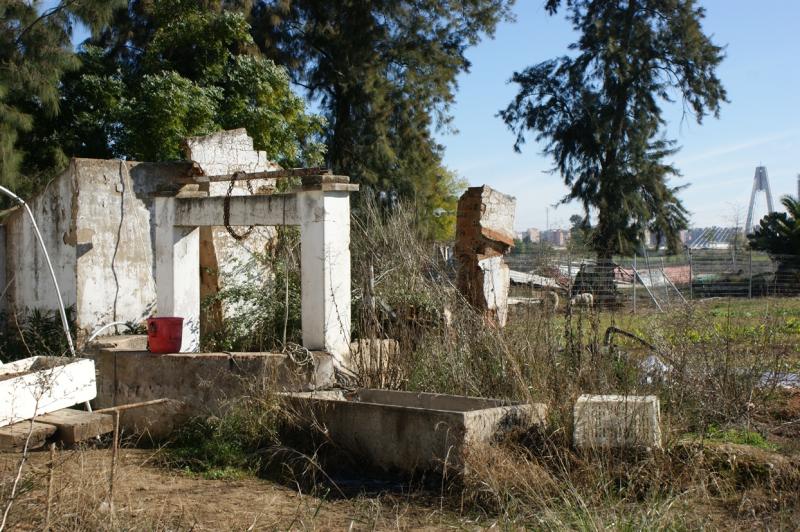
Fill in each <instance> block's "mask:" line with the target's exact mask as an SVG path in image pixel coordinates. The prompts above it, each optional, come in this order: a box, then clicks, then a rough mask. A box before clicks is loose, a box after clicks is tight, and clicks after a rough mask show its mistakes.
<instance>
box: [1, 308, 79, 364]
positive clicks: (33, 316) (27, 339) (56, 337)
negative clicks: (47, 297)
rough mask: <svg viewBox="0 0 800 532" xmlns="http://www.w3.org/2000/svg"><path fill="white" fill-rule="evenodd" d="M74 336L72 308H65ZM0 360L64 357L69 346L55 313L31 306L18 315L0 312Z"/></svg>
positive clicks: (73, 309) (59, 319)
mask: <svg viewBox="0 0 800 532" xmlns="http://www.w3.org/2000/svg"><path fill="white" fill-rule="evenodd" d="M67 321H68V323H69V324H70V332H71V334H72V337H73V338H75V332H76V331H75V308H74V307H70V308H68V309H67ZM0 325H2V326H0V363H6V362H12V361H14V360H19V359H22V358H28V357H33V356H64V355H68V354H69V346H68V345H67V339H66V337H65V336H64V326H63V325H62V324H61V316H60V315H59V313H58V312H54V311H46V310H40V309H34V310H32V311H30V312H28V313H26V314H21V315H17V316H14V315H0Z"/></svg>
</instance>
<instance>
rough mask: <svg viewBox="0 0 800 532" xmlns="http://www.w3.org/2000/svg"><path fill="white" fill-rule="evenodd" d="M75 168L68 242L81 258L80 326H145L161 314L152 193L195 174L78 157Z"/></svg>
mask: <svg viewBox="0 0 800 532" xmlns="http://www.w3.org/2000/svg"><path fill="white" fill-rule="evenodd" d="M74 167H75V183H76V194H75V197H76V202H75V207H74V208H75V213H76V215H75V218H76V226H75V231H74V232H73V233H72V234H70V235H69V236H65V239H68V240H69V241H70V243H71V245H73V246H74V249H75V254H76V256H77V270H76V276H77V308H76V311H77V312H76V314H77V315H76V318H77V322H78V326H79V328H80V329H82V330H83V331H84V332H86V333H90V332H91V331H93V330H94V329H96V328H98V327H100V326H102V325H104V324H107V323H110V322H113V321H123V322H133V323H140V322H141V321H142V320H144V319H145V318H147V317H148V316H150V315H152V314H153V313H155V311H156V308H155V306H156V303H155V302H156V288H155V279H154V274H153V272H154V256H153V241H154V240H153V233H152V228H151V224H152V219H153V214H152V213H153V199H152V195H153V194H154V193H155V192H156V191H158V190H161V189H164V188H168V187H171V186H174V182H175V180H176V178H179V177H187V176H189V175H191V172H192V168H191V165H190V164H187V163H139V162H133V161H114V160H97V159H76V160H75V162H74ZM110 332H113V329H112V330H111V331H110Z"/></svg>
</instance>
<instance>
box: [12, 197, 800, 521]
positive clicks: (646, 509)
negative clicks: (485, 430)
mask: <svg viewBox="0 0 800 532" xmlns="http://www.w3.org/2000/svg"><path fill="white" fill-rule="evenodd" d="M414 228H415V225H414V219H413V214H412V213H409V212H404V211H402V210H401V211H400V212H395V213H393V214H386V213H381V212H379V211H378V210H377V209H375V208H374V207H373V206H370V205H365V206H362V208H361V209H360V214H359V217H358V218H357V219H356V220H355V222H354V234H353V275H354V279H353V289H354V301H355V304H354V324H355V336H356V337H358V338H367V339H393V340H396V341H397V342H398V343H399V345H400V349H399V350H387V351H386V352H382V353H381V354H380V356H372V357H369V356H365V355H364V353H361V354H358V353H355V354H354V357H353V358H354V364H353V367H352V368H351V369H352V370H353V371H354V377H353V380H354V381H355V383H356V384H358V385H361V386H370V387H385V388H392V389H406V390H419V391H433V392H441V393H454V394H465V395H476V396H485V397H497V398H505V399H511V400H519V401H536V402H544V403H546V404H547V405H548V406H549V407H550V416H549V419H548V424H547V427H545V428H544V429H541V430H537V431H532V432H528V433H523V434H516V435H513V436H512V437H510V438H509V439H508V441H505V442H500V443H498V444H496V445H492V446H487V447H481V448H473V449H471V450H470V451H469V454H468V456H467V466H466V468H465V470H464V471H463V474H462V475H460V476H459V477H458V478H457V479H454V480H452V479H451V480H450V481H448V482H446V483H440V484H439V485H438V486H437V487H436V489H434V490H432V491H429V490H425V489H422V490H417V491H400V492H397V491H393V490H388V491H387V490H385V489H382V488H373V489H372V491H366V492H361V493H355V494H354V493H353V491H352V490H346V489H341V490H337V488H336V487H335V481H332V480H331V478H330V477H329V476H328V475H327V473H326V466H325V460H324V459H325V457H324V456H323V455H322V454H318V453H317V450H318V449H315V448H314V447H313V446H312V447H311V448H310V449H304V450H305V454H299V453H297V452H294V451H290V449H296V448H295V447H293V446H291V445H288V443H289V442H287V441H285V440H281V439H280V438H279V437H278V436H277V433H276V431H275V430H274V429H275V428H276V426H275V423H278V424H279V419H280V416H278V415H277V414H276V413H275V412H274V411H272V410H270V409H272V408H273V407H274V402H273V401H271V400H270V401H267V402H266V403H265V402H263V401H261V400H260V399H258V398H256V400H255V401H251V402H250V403H244V404H245V406H246V407H245V408H243V409H242V408H239V409H238V410H236V411H235V412H234V414H232V415H231V416H223V417H222V418H220V419H217V420H215V421H214V422H213V423H215V424H213V426H212V425H208V426H206V425H203V426H202V427H200V428H201V430H199V431H196V432H195V433H194V435H193V436H191V439H192V441H195V440H196V443H197V445H196V446H194V448H192V446H189V449H188V452H189V455H184V456H183V458H184V459H189V460H190V459H192V458H196V457H197V456H200V455H202V456H203V457H204V458H203V459H202V461H201V462H200V463H201V464H204V465H208V464H211V465H212V466H213V467H211V468H210V470H211V471H212V474H211V475H207V474H205V473H206V472H207V471H202V468H201V471H200V473H201V474H198V473H197V472H192V473H186V472H180V473H177V472H175V471H174V469H173V470H169V469H164V468H161V469H156V468H153V467H152V466H151V465H147V464H150V463H153V460H149V459H148V460H145V459H143V458H142V457H141V456H140V457H139V458H138V459H139V460H140V462H141V463H139V464H134V463H131V462H130V459H129V458H126V459H123V461H122V464H123V465H122V467H121V470H120V474H119V475H118V476H117V480H115V483H117V486H118V488H115V493H117V494H119V498H118V499H117V500H116V501H115V502H116V504H115V507H114V510H115V511H114V513H113V515H112V513H111V512H110V511H109V509H108V508H107V507H104V506H103V503H104V502H105V501H106V499H107V495H108V471H107V467H108V465H109V464H110V454H109V453H108V451H92V452H91V453H94V454H91V453H90V454H89V455H86V454H85V453H72V454H68V456H69V457H70V458H69V460H68V462H69V463H68V464H67V463H66V462H64V465H63V466H59V470H58V472H57V474H56V475H55V476H56V479H57V480H56V482H57V485H58V488H57V490H56V494H57V495H56V497H55V499H54V501H55V502H54V504H53V507H52V510H53V511H52V516H53V517H52V522H53V523H54V524H55V527H56V528H57V529H63V530H76V529H80V530H90V529H109V530H111V529H113V530H134V529H135V530H160V529H169V530H180V529H190V528H194V529H203V528H204V527H205V528H206V529H217V528H220V526H223V527H224V525H223V523H227V521H224V520H225V519H228V520H229V521H230V522H232V523H233V522H235V525H232V526H228V527H227V528H230V529H243V530H244V529H251V528H250V527H251V525H252V523H256V524H255V526H253V528H252V529H290V528H303V529H305V528H319V529H324V528H348V527H351V526H352V527H353V528H357V529H367V528H369V529H389V528H448V527H454V528H474V527H476V526H484V527H488V526H493V525H496V526H498V527H503V528H518V527H531V528H536V529H580V530H601V529H602V530H606V529H615V530H641V529H648V530H649V529H698V528H708V529H734V530H735V529H751V528H765V527H766V528H770V529H796V528H797V527H798V525H800V510H799V509H800V504H799V503H800V500H798V498H799V497H800V496H799V495H798V494H799V493H800V489H798V488H800V446H799V445H798V444H797V443H796V442H797V441H798V437H800V393H793V392H787V391H785V390H782V389H781V388H780V387H779V386H777V384H778V380H779V379H777V378H773V379H769V378H768V379H764V375H765V374H768V375H773V376H775V377H777V376H778V375H779V374H781V373H785V372H789V371H796V370H797V369H798V356H797V355H798V352H800V349H798V347H799V346H800V326H798V324H800V305H798V304H797V303H796V302H795V301H793V300H773V299H771V300H758V301H753V302H743V301H726V300H722V301H715V302H713V303H710V304H709V303H703V302H696V303H694V304H691V305H686V306H683V307H678V308H675V309H674V310H672V311H670V312H669V313H665V314H656V313H645V314H637V315H635V316H634V315H632V314H630V313H628V312H627V311H616V312H605V311H601V312H594V311H592V312H590V311H577V310H575V311H573V312H564V311H563V310H559V311H555V312H554V311H552V310H548V309H546V308H539V307H531V308H530V309H528V310H527V311H526V312H524V313H521V314H519V315H517V317H516V318H515V319H513V320H512V321H511V322H510V323H509V325H508V326H507V327H506V328H505V329H503V330H500V329H497V328H494V327H492V326H489V325H487V324H486V323H485V322H484V319H483V317H482V316H481V315H480V314H478V313H477V312H475V311H474V310H473V309H472V308H470V307H469V305H467V304H466V302H465V301H464V300H463V298H462V297H461V296H460V294H459V293H458V291H457V290H456V289H455V287H454V286H453V283H452V281H451V280H452V279H453V273H454V272H452V271H450V270H449V269H448V266H447V264H445V263H444V262H442V261H441V260H439V258H438V257H437V255H436V253H435V252H434V251H433V250H432V248H431V247H430V246H428V245H426V244H424V243H423V242H422V240H421V239H420V238H418V235H417V234H416V231H415V229H414ZM611 326H614V327H618V328H620V329H623V330H625V331H628V332H630V333H632V334H634V335H636V336H638V337H640V338H641V339H642V340H644V341H645V342H646V343H647V344H650V345H651V346H652V347H645V344H643V343H641V342H638V341H635V340H631V339H630V338H627V337H624V336H619V335H618V336H614V337H613V338H611V340H610V341H607V340H606V338H607V337H606V332H607V330H608V328H609V327H611ZM653 354H654V355H657V356H658V357H659V358H660V359H661V360H662V361H663V362H664V363H665V364H667V365H668V366H669V367H670V369H669V371H667V372H666V373H663V374H648V373H647V371H645V370H643V368H642V366H641V363H642V361H643V360H644V359H645V358H646V357H647V356H649V355H653ZM581 393H624V394H655V395H657V396H658V397H659V398H660V400H661V407H662V421H663V433H664V440H665V441H664V449H663V451H659V452H655V453H634V452H613V453H612V452H608V453H594V454H582V453H579V452H577V451H575V450H574V449H573V446H572V442H571V432H572V430H571V427H572V406H573V404H574V401H575V399H576V398H577V397H578V395H580V394H581ZM248 404H249V405H250V406H249V407H247V405H248ZM267 404H268V405H269V407H268V408H267V407H265V406H264V405H267ZM258 405H261V406H258ZM204 434H206V436H205V437H204ZM208 434H211V435H212V436H208ZM184 443H185V442H184ZM231 445H233V447H231ZM237 446H238V447H237ZM183 448H184V449H186V447H185V446H184V447H183ZM198 449H199V450H200V451H202V452H200V451H198ZM231 449H233V451H235V452H233V453H232V454H231V455H230V456H229V457H227V458H226V456H225V453H226V452H229V451H230V450H231ZM281 451H283V452H281ZM97 453H106V454H101V455H98V454H97ZM192 453H194V454H192ZM203 453H205V454H203ZM123 454H125V453H123ZM61 456H62V457H64V456H67V454H63V455H61ZM82 456H84V458H82ZM85 456H95V459H93V461H92V460H89V459H87V458H85ZM97 456H102V457H103V458H102V459H99V460H98V459H97V458H96V457H97ZM128 456H130V455H128ZM171 456H172V458H174V457H175V455H174V454H173V455H171ZM217 458H218V459H219V460H218V462H214V460H215V459H217ZM231 461H232V462H231ZM144 462H147V464H145V463H144ZM229 462H230V463H229ZM157 463H159V464H170V465H171V467H173V468H174V467H175V466H176V465H179V466H180V467H182V468H186V463H191V462H186V461H185V460H184V462H182V463H180V464H177V463H176V462H174V461H172V462H170V460H164V459H159V460H158V461H157ZM231 463H232V464H233V465H232V466H231ZM275 465H277V466H278V469H279V470H282V471H283V472H284V473H285V474H284V475H282V477H281V478H282V481H283V482H284V485H278V484H275V483H272V482H269V481H265V480H260V479H257V478H255V477H254V475H256V474H263V473H264V472H266V471H268V470H270V467H269V466H272V467H273V469H274V466H275ZM284 465H285V466H286V467H283V466H284ZM229 466H230V467H229ZM226 468H227V469H226ZM8 470H9V471H10V469H8ZM67 470H69V471H71V472H72V473H67V472H66V471H67ZM45 471H46V467H45V468H43V465H42V459H41V457H36V459H34V460H33V461H32V465H31V468H30V469H28V470H27V471H26V474H25V477H24V479H25V481H24V483H23V484H24V490H23V494H22V496H21V498H20V499H19V501H18V502H17V503H15V507H14V508H13V510H12V518H13V519H14V521H13V524H14V526H16V527H28V528H32V529H33V528H35V529H41V528H42V525H43V519H44V515H45V512H44V508H45V506H46V504H43V497H44V494H45V493H46V489H45V488H46V485H45V484H46V482H45V481H46V474H45ZM215 471H216V472H221V474H216V473H214V472H215ZM7 476H8V475H4V479H5V478H6V477H7ZM214 478H217V479H221V480H211V479H214ZM153 483H157V484H158V486H157V488H158V489H156V488H154V487H153V486H155V484H153ZM285 485H288V486H291V489H287V488H286V487H283V486H285ZM170 486H173V488H170ZM175 486H178V487H175ZM406 486H407V485H406ZM7 490H8V483H7V482H6V481H5V480H3V481H2V482H0V502H2V498H3V497H5V496H7ZM308 492H310V493H312V495H311V496H308V495H300V493H308ZM276 493H279V495H276ZM232 494H233V495H232ZM232 496H233V497H240V498H241V499H248V500H250V499H252V500H258V501H261V502H263V504H264V511H263V512H262V510H261V509H260V508H255V507H254V506H255V503H247V504H245V505H243V504H242V502H241V499H239V500H237V501H236V502H235V503H234V502H231V499H230V497H232ZM115 497H116V496H115ZM270 497H272V498H270ZM218 500H224V501H225V502H218ZM215 501H217V502H215ZM287 501H291V502H287ZM270 505H271V506H270ZM198 515H199V516H200V517H198ZM112 519H116V520H114V521H112Z"/></svg>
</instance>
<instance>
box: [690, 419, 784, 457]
mask: <svg viewBox="0 0 800 532" xmlns="http://www.w3.org/2000/svg"><path fill="white" fill-rule="evenodd" d="M704 437H705V438H706V439H707V440H710V441H714V442H720V443H735V444H738V445H750V446H752V447H757V448H759V449H764V450H765V451H775V450H777V448H778V446H777V445H775V444H774V443H771V442H769V441H767V440H766V438H764V436H762V435H761V434H759V433H758V432H755V431H752V430H746V429H741V428H736V427H732V428H728V429H721V428H719V427H718V426H716V425H709V427H708V428H707V429H706V431H705V434H704Z"/></svg>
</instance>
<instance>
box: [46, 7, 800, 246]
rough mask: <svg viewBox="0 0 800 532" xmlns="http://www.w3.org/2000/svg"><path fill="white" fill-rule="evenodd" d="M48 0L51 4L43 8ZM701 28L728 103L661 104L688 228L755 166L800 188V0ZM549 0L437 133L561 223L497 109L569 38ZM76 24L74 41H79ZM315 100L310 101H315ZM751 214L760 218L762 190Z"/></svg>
mask: <svg viewBox="0 0 800 532" xmlns="http://www.w3.org/2000/svg"><path fill="white" fill-rule="evenodd" d="M53 1H54V0H47V1H46V2H45V3H44V4H45V6H49V4H51V3H52V2H53ZM699 4H700V5H702V6H703V7H705V9H706V19H705V21H704V23H703V27H704V29H705V31H706V33H707V34H709V35H711V36H712V40H713V42H715V43H716V44H718V45H721V46H724V47H725V54H726V58H725V60H724V61H723V62H722V64H721V65H720V67H719V69H718V72H717V73H718V76H719V77H720V79H721V80H722V82H723V84H724V86H725V88H726V90H727V92H728V99H729V100H730V102H729V103H727V104H725V105H724V106H723V107H722V111H721V114H720V118H719V120H716V119H714V118H713V117H707V118H706V119H705V120H704V121H703V124H702V125H698V124H697V123H696V122H694V120H693V119H690V118H683V116H682V108H681V106H680V105H677V104H675V105H669V104H666V105H665V106H664V110H665V118H666V119H667V122H668V125H667V131H666V133H667V135H668V137H669V138H674V139H675V140H677V141H678V145H679V146H681V150H680V151H679V152H678V153H677V154H676V155H675V156H674V161H673V163H674V164H675V166H676V167H677V168H678V169H679V170H680V172H681V174H682V177H680V178H677V179H675V180H674V181H673V183H674V184H681V185H683V184H689V187H688V188H687V189H685V190H684V191H683V192H682V193H681V198H682V199H683V200H684V203H685V205H686V207H687V208H688V209H689V211H690V213H691V225H692V226H693V227H705V226H711V225H736V224H737V219H738V225H743V224H744V221H743V220H744V218H745V217H746V215H747V205H748V202H749V199H750V191H751V188H752V183H753V174H754V173H755V167H756V166H759V165H763V166H766V167H767V172H768V175H769V181H770V185H771V188H772V195H773V197H774V200H775V205H776V206H778V205H779V201H778V200H779V198H780V196H782V195H784V194H797V175H798V173H800V40H799V39H800V37H798V35H797V33H796V31H797V27H798V22H800V0H757V1H754V0H700V1H699ZM543 6H544V0H517V3H516V5H515V8H514V12H515V14H516V21H515V22H509V23H503V24H501V25H500V26H499V27H498V28H497V31H496V34H495V37H494V39H485V40H483V41H482V42H481V43H480V44H479V45H477V46H476V47H474V48H472V49H470V50H469V51H468V52H467V57H468V58H469V60H470V61H471V63H472V67H471V69H470V71H469V72H468V73H464V74H462V75H461V76H459V79H458V92H457V95H456V103H455V104H454V105H453V106H452V108H451V109H450V112H451V114H452V115H453V124H452V127H453V129H454V130H456V131H457V132H438V133H437V135H436V136H437V139H438V141H439V142H440V143H441V144H442V145H444V146H445V157H444V161H445V164H446V165H447V167H448V168H450V169H451V170H454V171H455V172H456V173H457V175H459V176H460V177H461V178H464V179H466V180H467V181H468V182H469V184H470V185H481V184H487V185H489V186H491V187H493V188H495V189H497V190H499V191H501V192H505V193H507V194H511V195H514V196H516V198H517V214H516V221H515V226H516V228H517V229H518V230H523V229H526V228H528V227H537V228H539V229H546V228H548V227H549V228H554V227H567V226H568V225H569V217H570V215H572V214H575V213H580V212H581V208H580V206H579V205H577V204H570V205H558V206H556V205H557V204H558V203H559V201H560V199H561V198H562V197H564V195H565V194H566V192H567V189H566V187H565V186H564V185H563V183H562V181H561V178H560V176H559V175H557V174H552V173H549V172H548V170H549V169H550V168H551V166H552V163H551V161H550V160H549V159H548V158H546V157H544V156H543V155H542V154H541V150H542V146H540V145H537V144H536V143H535V142H534V141H533V140H532V139H529V140H528V142H527V143H526V144H525V145H524V146H523V152H522V153H516V152H514V150H513V145H514V135H513V133H512V132H511V131H510V130H509V129H508V128H507V127H506V126H505V124H504V123H503V122H502V120H501V119H500V118H498V117H497V116H496V115H497V112H498V111H499V110H500V109H502V108H505V107H506V106H507V105H508V103H509V102H510V101H511V100H512V98H513V97H514V95H515V94H516V87H515V86H514V85H511V84H509V83H508V79H509V78H510V77H511V75H512V74H513V72H514V71H518V70H522V69H524V68H525V67H527V66H530V65H534V64H537V63H539V62H541V61H544V60H547V59H551V58H554V57H558V56H560V55H563V54H564V53H565V52H566V50H567V46H568V45H569V43H570V42H573V41H574V40H575V38H576V34H575V33H574V32H573V30H572V28H571V27H570V25H569V24H568V23H567V21H566V20H564V17H563V14H560V15H557V16H555V17H550V16H547V15H546V13H545V11H544V8H543ZM86 36H87V35H86V30H85V29H84V28H78V29H77V31H76V35H75V39H74V40H75V42H81V41H82V40H83V39H84V38H86ZM314 107H315V106H314V104H313V103H312V104H311V108H312V109H314ZM757 199H758V201H757V203H756V209H755V215H756V216H755V217H756V219H758V218H760V217H761V216H762V215H763V214H766V203H765V201H764V198H763V196H759V197H758V198H757Z"/></svg>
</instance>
